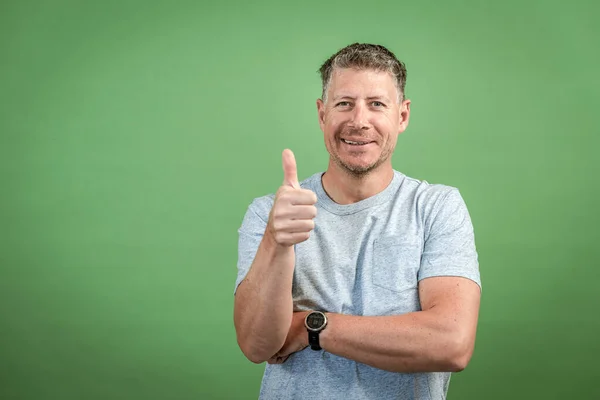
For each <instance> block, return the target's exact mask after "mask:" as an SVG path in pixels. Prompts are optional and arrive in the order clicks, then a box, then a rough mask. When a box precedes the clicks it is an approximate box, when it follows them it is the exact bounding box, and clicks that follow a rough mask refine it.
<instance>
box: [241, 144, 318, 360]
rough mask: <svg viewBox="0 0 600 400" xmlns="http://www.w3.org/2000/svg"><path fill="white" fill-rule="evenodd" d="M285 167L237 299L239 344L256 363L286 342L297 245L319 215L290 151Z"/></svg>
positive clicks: (308, 232)
mask: <svg viewBox="0 0 600 400" xmlns="http://www.w3.org/2000/svg"><path fill="white" fill-rule="evenodd" d="M283 169H284V175H285V179H284V184H283V185H282V186H281V187H280V188H279V190H278V191H277V194H276V196H275V201H274V204H273V207H272V209H271V213H270V215H269V221H268V223H267V227H266V229H265V232H264V235H263V238H262V241H261V243H260V245H259V247H258V250H257V252H256V256H255V258H254V260H253V262H252V265H251V267H250V270H249V271H248V273H247V275H246V277H245V278H244V280H243V281H242V282H241V284H240V285H239V286H238V288H237V291H236V295H235V301H234V324H235V329H236V333H237V340H238V344H239V346H240V349H241V350H242V352H243V353H244V355H245V356H246V357H247V358H248V359H249V360H250V361H252V362H254V363H261V362H263V361H266V360H268V359H269V358H270V357H271V356H273V354H275V352H277V350H279V349H280V348H281V347H282V346H283V344H284V342H285V339H286V336H287V334H288V331H289V329H290V325H291V323H292V313H293V302H292V279H293V275H294V264H295V253H294V244H296V243H300V242H303V241H305V240H307V239H308V237H309V234H310V231H311V230H312V229H313V228H314V222H313V218H314V217H315V215H316V207H315V206H314V204H315V203H316V195H315V194H314V193H313V192H311V191H309V190H305V189H301V188H300V185H299V184H298V178H297V175H296V162H295V160H294V156H293V154H292V153H291V152H290V151H289V150H288V151H287V154H286V152H284V154H283Z"/></svg>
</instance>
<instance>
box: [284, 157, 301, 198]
mask: <svg viewBox="0 0 600 400" xmlns="http://www.w3.org/2000/svg"><path fill="white" fill-rule="evenodd" d="M281 162H282V164H283V184H284V185H287V186H291V187H293V188H294V189H300V184H299V183H298V169H297V168H296V158H295V157H294V153H292V151H291V150H289V149H285V150H284V151H283V153H282V154H281Z"/></svg>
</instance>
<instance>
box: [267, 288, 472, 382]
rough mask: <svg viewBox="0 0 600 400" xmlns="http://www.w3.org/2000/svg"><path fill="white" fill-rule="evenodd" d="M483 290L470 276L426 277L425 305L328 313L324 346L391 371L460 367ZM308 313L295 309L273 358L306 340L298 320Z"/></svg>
mask: <svg viewBox="0 0 600 400" xmlns="http://www.w3.org/2000/svg"><path fill="white" fill-rule="evenodd" d="M480 293H481V292H480V288H479V286H478V285H477V284H476V283H475V282H473V281H471V280H469V279H466V278H460V277H433V278H427V279H423V280H422V281H421V282H420V284H419V296H420V299H421V309H422V311H417V312H411V313H407V314H403V315H396V316H374V317H364V316H353V315H343V314H335V313H327V318H328V324H327V327H326V328H325V330H323V331H322V332H321V334H320V343H321V347H322V348H323V350H325V351H327V352H329V353H332V354H336V355H339V356H342V357H345V358H348V359H351V360H354V361H358V362H361V363H364V364H367V365H370V366H373V367H376V368H380V369H384V370H388V371H393V372H433V371H435V372H457V371H461V370H463V369H464V368H465V367H466V366H467V364H468V362H469V360H470V358H471V355H472V353H473V348H474V345H475V333H476V328H477V319H478V314H479V301H480ZM305 315H306V313H305V312H303V313H295V314H294V316H293V320H294V321H295V322H292V325H291V327H292V328H291V329H290V331H289V334H288V339H287V340H286V343H285V345H284V347H283V348H282V349H281V350H280V351H279V352H278V353H277V354H276V357H274V358H272V359H271V361H270V362H277V360H280V361H284V360H285V359H286V358H287V356H288V355H289V353H292V352H294V351H297V350H299V349H301V348H304V347H306V346H307V344H308V343H307V341H308V339H307V332H306V329H301V324H300V320H302V319H303V318H304V316H305ZM299 327H300V328H299ZM306 351H310V350H306Z"/></svg>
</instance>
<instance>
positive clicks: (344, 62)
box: [319, 43, 406, 102]
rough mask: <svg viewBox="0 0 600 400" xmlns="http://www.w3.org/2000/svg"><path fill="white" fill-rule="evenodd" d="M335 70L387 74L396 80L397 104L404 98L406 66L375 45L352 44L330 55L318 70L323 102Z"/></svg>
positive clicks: (389, 52) (325, 99)
mask: <svg viewBox="0 0 600 400" xmlns="http://www.w3.org/2000/svg"><path fill="white" fill-rule="evenodd" d="M335 68H356V69H372V70H375V71H380V72H389V73H390V74H392V76H393V77H395V78H396V87H397V88H398V102H401V101H402V99H403V98H404V87H405V86H406V66H405V65H404V63H403V62H402V61H400V60H398V59H397V58H396V56H395V55H394V53H392V52H391V51H389V50H388V49H386V48H385V47H383V46H380V45H377V44H366V43H354V44H351V45H349V46H346V47H344V48H343V49H341V50H340V51H338V52H337V53H335V54H334V55H332V56H331V57H330V58H329V59H328V60H327V61H325V63H323V65H322V66H321V68H319V72H320V73H321V80H322V82H323V93H322V99H323V101H327V89H328V88H329V83H330V82H331V76H332V75H333V71H334V69H335Z"/></svg>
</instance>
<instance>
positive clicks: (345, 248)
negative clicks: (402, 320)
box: [235, 171, 481, 400]
mask: <svg viewBox="0 0 600 400" xmlns="http://www.w3.org/2000/svg"><path fill="white" fill-rule="evenodd" d="M321 176H322V173H317V174H315V175H313V176H311V177H310V178H308V179H307V180H305V181H303V182H302V183H301V187H302V188H304V189H310V190H312V191H313V192H315V193H316V194H317V198H318V200H317V204H316V206H317V209H318V210H317V216H316V218H315V229H314V231H313V232H312V233H311V236H310V238H309V239H308V240H307V241H305V242H302V243H299V244H297V245H296V246H295V250H296V265H295V269H294V279H293V288H292V294H293V299H294V309H295V310H298V311H299V310H320V311H326V312H334V313H341V314H350V315H363V316H370V315H398V314H404V313H408V312H413V311H419V310H420V309H421V306H420V303H419V295H418V290H417V286H418V282H419V281H420V280H421V279H424V278H428V277H432V276H462V277H466V278H469V279H471V280H473V281H475V282H476V283H477V284H478V285H481V281H480V277H479V265H478V261H477V252H476V249H475V240H474V236H473V226H472V224H471V219H470V217H469V213H468V211H467V207H466V205H465V203H464V201H463V199H462V197H461V195H460V193H459V191H458V190H457V189H456V188H453V187H449V186H445V185H437V184H429V183H427V182H426V181H419V180H416V179H412V178H409V177H407V176H405V175H404V174H402V173H400V172H398V171H394V177H393V179H392V181H391V183H390V184H389V185H388V187H387V188H386V189H384V190H383V191H382V192H380V193H378V194H376V195H375V196H372V197H369V198H367V199H365V200H362V201H360V202H358V203H354V204H349V205H340V204H337V203H335V202H334V201H333V200H331V198H329V196H328V195H327V194H326V193H325V191H324V189H323V185H322V183H321ZM273 199H274V195H269V196H264V197H260V198H257V199H255V200H254V201H253V202H252V204H250V206H249V208H248V211H247V212H246V215H245V217H244V220H243V222H242V226H241V228H240V229H239V248H238V250H239V254H238V257H239V258H238V276H237V280H236V285H235V288H236V289H237V287H238V285H239V284H240V283H241V281H242V280H243V279H244V277H245V276H246V274H247V273H248V270H249V269H250V266H251V264H252V261H253V260H254V256H255V255H256V250H257V249H258V246H259V244H260V241H261V239H262V236H263V233H264V231H265V227H266V224H267V220H268V217H269V212H270V210H271V207H272V206H273ZM449 381H450V373H444V372H435V373H411V374H408V373H395V372H388V371H384V370H381V369H378V368H374V367H371V366H368V365H365V364H362V363H359V362H355V361H352V360H349V359H346V358H343V357H339V356H336V355H334V354H331V353H328V352H326V351H314V350H311V349H310V347H308V348H306V349H304V350H302V351H300V352H297V353H294V354H293V355H291V356H290V357H289V358H288V360H287V361H286V362H284V363H283V364H275V365H269V364H267V366H266V369H265V373H264V376H263V380H262V385H261V391H260V398H261V399H264V400H268V399H277V400H281V399H344V400H351V399H377V400H384V399H403V400H409V399H415V400H417V399H418V400H421V399H436V400H437V399H445V398H446V394H447V391H448V384H449Z"/></svg>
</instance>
